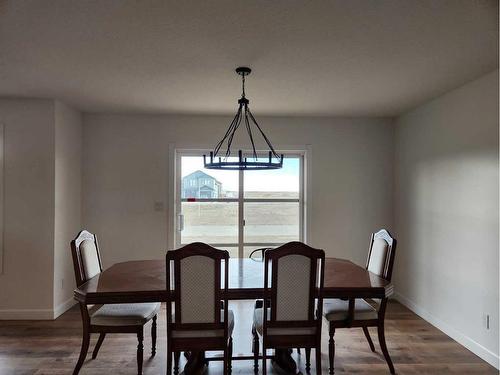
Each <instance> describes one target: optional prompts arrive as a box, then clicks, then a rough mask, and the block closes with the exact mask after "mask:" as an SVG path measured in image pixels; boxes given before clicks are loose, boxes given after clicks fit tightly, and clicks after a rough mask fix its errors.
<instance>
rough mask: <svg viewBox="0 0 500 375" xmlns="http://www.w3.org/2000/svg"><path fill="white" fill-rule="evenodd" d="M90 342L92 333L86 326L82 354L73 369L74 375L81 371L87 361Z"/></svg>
mask: <svg viewBox="0 0 500 375" xmlns="http://www.w3.org/2000/svg"><path fill="white" fill-rule="evenodd" d="M89 343H90V333H89V332H88V329H86V327H84V328H83V337H82V347H81V349H80V356H79V357H78V362H76V366H75V369H74V370H73V375H78V373H79V372H80V369H81V368H82V366H83V362H85V357H87V352H88V350H89Z"/></svg>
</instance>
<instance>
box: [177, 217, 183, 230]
mask: <svg viewBox="0 0 500 375" xmlns="http://www.w3.org/2000/svg"><path fill="white" fill-rule="evenodd" d="M177 229H178V230H179V232H182V231H183V230H184V214H178V215H177Z"/></svg>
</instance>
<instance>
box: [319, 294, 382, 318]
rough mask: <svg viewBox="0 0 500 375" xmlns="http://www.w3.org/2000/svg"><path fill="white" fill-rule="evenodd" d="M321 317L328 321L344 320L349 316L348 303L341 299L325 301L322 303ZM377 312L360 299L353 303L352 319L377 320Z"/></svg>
mask: <svg viewBox="0 0 500 375" xmlns="http://www.w3.org/2000/svg"><path fill="white" fill-rule="evenodd" d="M323 315H324V316H325V318H326V320H328V321H337V320H346V319H347V318H348V316H349V301H344V300H341V299H325V300H324V302H323ZM377 318H378V314H377V310H376V309H374V308H373V307H372V306H370V305H369V304H368V303H366V302H365V301H364V300H362V299H356V300H355V303H354V319H355V320H369V319H377Z"/></svg>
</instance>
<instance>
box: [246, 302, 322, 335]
mask: <svg viewBox="0 0 500 375" xmlns="http://www.w3.org/2000/svg"><path fill="white" fill-rule="evenodd" d="M270 317H271V309H270V308H268V309H267V320H269V319H270ZM263 320H264V309H263V308H255V309H254V311H253V328H254V329H255V330H256V331H257V333H258V334H259V335H261V336H262V331H263V326H262V323H263ZM315 332H316V328H315V327H293V328H268V329H267V334H268V335H272V336H273V335H274V336H276V335H314V334H315Z"/></svg>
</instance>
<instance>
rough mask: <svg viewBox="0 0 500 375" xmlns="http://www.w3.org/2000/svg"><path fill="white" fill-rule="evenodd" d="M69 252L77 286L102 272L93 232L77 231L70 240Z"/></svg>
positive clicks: (97, 246)
mask: <svg viewBox="0 0 500 375" xmlns="http://www.w3.org/2000/svg"><path fill="white" fill-rule="evenodd" d="M71 253H72V256H73V266H74V269H75V278H76V284H77V286H80V285H81V284H83V283H85V282H86V281H87V280H89V279H91V278H92V277H94V276H96V275H97V274H99V273H101V272H102V264H101V256H100V254H99V245H98V243H97V237H96V236H95V235H94V234H92V233H90V232H88V231H86V230H82V231H81V232H80V233H78V235H77V237H76V238H75V239H74V240H73V241H71Z"/></svg>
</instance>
